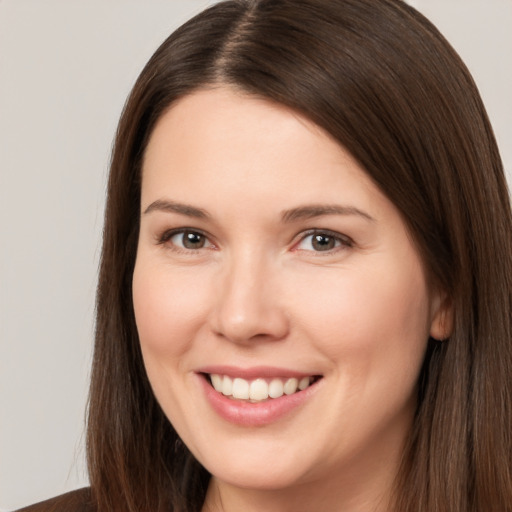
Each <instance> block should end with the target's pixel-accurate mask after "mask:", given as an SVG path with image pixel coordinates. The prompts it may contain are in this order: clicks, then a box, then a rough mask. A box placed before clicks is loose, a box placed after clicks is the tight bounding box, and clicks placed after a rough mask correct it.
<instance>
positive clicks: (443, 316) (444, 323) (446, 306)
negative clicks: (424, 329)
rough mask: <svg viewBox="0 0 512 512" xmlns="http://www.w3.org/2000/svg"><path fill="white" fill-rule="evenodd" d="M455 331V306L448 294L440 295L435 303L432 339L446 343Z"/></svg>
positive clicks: (431, 329) (431, 331)
mask: <svg viewBox="0 0 512 512" xmlns="http://www.w3.org/2000/svg"><path fill="white" fill-rule="evenodd" d="M452 331H453V304H452V300H451V299H450V297H448V295H447V294H446V293H440V294H438V295H437V296H436V298H435V299H434V301H433V309H432V321H431V323H430V337H431V338H434V339H435V340H439V341H444V340H446V339H448V338H449V337H450V336H451V334H452Z"/></svg>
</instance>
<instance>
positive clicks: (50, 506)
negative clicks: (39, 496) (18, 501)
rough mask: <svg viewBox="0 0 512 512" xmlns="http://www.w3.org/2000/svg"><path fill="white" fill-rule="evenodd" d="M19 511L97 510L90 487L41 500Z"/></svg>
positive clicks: (75, 511)
mask: <svg viewBox="0 0 512 512" xmlns="http://www.w3.org/2000/svg"><path fill="white" fill-rule="evenodd" d="M17 512H96V507H95V506H94V505H93V504H92V501H91V490H90V488H89V487H84V488H83V489H78V490H76V491H71V492H68V493H66V494H62V495H61V496H57V497H56V498H51V499H49V500H46V501H41V502H40V503H36V504H35V505H30V506H28V507H24V508H21V509H19V510H18V511H17Z"/></svg>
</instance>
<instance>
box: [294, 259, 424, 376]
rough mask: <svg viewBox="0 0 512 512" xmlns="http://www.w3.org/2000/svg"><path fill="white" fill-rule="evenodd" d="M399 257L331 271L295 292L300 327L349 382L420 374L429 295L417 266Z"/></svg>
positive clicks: (415, 263)
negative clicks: (314, 298) (328, 274)
mask: <svg viewBox="0 0 512 512" xmlns="http://www.w3.org/2000/svg"><path fill="white" fill-rule="evenodd" d="M396 261H398V262H399V265H398V266H397V265H396V263H394V262H396ZM403 261H404V260H403V259H395V258H393V259H390V260H389V261H387V260H384V261H380V262H379V261H376V262H372V263H374V264H372V265H368V266H365V267H360V268H357V269H344V270H343V271H341V272H333V273H332V276H330V277H329V278H326V279H323V280H315V281H311V282H309V283H306V288H307V290H308V293H305V292H304V290H302V291H299V290H296V291H295V293H294V295H295V296H296V297H300V298H301V299H300V301H301V302H300V303H299V302H297V311H298V314H297V315H296V316H297V317H298V318H299V319H300V320H299V321H300V322H301V326H302V329H304V330H305V331H306V332H307V334H308V338H309V339H311V340H314V343H315V344H316V345H317V348H318V349H319V350H321V351H322V352H323V353H324V355H325V356H326V357H327V358H328V359H329V360H330V361H331V362H332V364H333V368H334V370H335V371H339V372H340V374H341V375H342V376H343V378H344V379H347V380H350V382H351V383H356V382H359V381H360V382H362V381H365V382H368V381H375V382H377V381H378V380H380V379H382V378H383V377H384V376H386V378H390V379H392V380H393V379H395V380H402V381H407V382H411V381H415V379H416V377H417V375H418V373H419V368H420V366H421V362H422V360H423V355H424V351H425V348H426V343H427V339H428V332H429V314H430V313H429V312H430V308H429V295H428V290H427V286H426V283H425V279H424V277H423V272H422V269H421V266H420V264H419V263H418V262H416V261H413V262H412V263H410V264H409V266H407V263H405V265H404V264H401V262H403ZM405 261H407V260H405ZM322 283H323V285H322ZM308 297H309V299H307V298H308ZM313 297H316V300H311V298H313ZM354 385H355V384H354Z"/></svg>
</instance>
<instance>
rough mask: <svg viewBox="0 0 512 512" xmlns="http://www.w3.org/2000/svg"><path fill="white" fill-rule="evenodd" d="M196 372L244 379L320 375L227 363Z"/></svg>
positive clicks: (287, 369) (286, 369)
mask: <svg viewBox="0 0 512 512" xmlns="http://www.w3.org/2000/svg"><path fill="white" fill-rule="evenodd" d="M196 372H197V373H208V374H210V375H213V374H216V375H227V376H228V377H232V378H237V377H238V378H241V379H245V380H252V379H257V378H258V377H263V378H267V379H271V378H274V377H275V378H278V377H286V378H292V377H295V378H298V379H300V378H302V377H310V376H316V375H320V374H319V373H318V372H304V371H297V370H292V369H290V368H279V367H276V366H252V367H250V368H240V367H237V366H229V365H209V366H203V367H201V368H198V369H197V370H196Z"/></svg>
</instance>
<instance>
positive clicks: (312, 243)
mask: <svg viewBox="0 0 512 512" xmlns="http://www.w3.org/2000/svg"><path fill="white" fill-rule="evenodd" d="M342 245H347V246H348V245H350V244H349V243H348V241H345V240H344V239H343V238H342V237H341V236H336V235H334V234H331V233H325V232H322V231H316V232H314V233H310V234H309V235H307V236H305V237H304V238H303V239H302V240H301V241H300V242H299V243H298V245H297V246H296V248H297V249H300V250H303V251H315V252H326V251H331V250H332V249H336V248H338V247H341V246H342Z"/></svg>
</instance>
